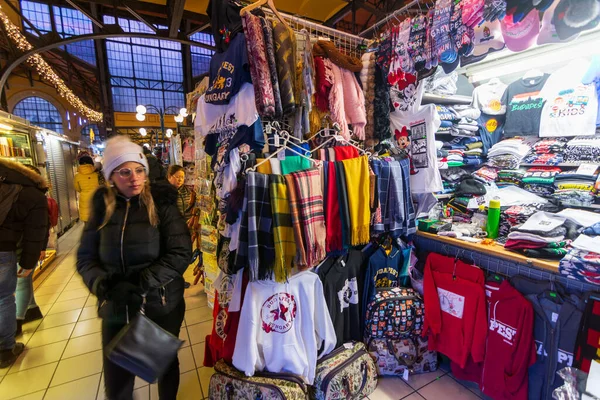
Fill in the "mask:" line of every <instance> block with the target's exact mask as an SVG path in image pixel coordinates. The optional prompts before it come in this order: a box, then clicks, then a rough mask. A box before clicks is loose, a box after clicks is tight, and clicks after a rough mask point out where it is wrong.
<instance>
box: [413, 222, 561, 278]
mask: <svg viewBox="0 0 600 400" xmlns="http://www.w3.org/2000/svg"><path fill="white" fill-rule="evenodd" d="M417 235H418V236H420V237H423V238H426V239H431V240H437V241H438V242H441V243H445V244H448V245H452V246H456V247H461V248H463V249H468V250H472V251H477V252H480V253H484V254H487V255H489V256H494V257H499V258H503V259H505V260H510V261H514V262H517V263H520V264H526V265H530V266H533V267H536V268H540V269H543V270H546V271H548V272H552V273H555V274H556V273H558V261H555V260H545V259H541V258H529V257H526V256H524V255H523V254H521V253H516V252H512V251H509V250H506V249H505V248H504V246H502V245H500V244H492V245H484V244H481V243H471V242H466V241H464V240H460V239H455V238H451V237H447V236H438V235H435V234H432V233H426V232H421V231H417Z"/></svg>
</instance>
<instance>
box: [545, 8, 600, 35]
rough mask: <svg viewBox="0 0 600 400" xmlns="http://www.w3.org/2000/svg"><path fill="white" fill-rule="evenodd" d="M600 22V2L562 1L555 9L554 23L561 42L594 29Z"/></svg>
mask: <svg viewBox="0 0 600 400" xmlns="http://www.w3.org/2000/svg"><path fill="white" fill-rule="evenodd" d="M599 22H600V1H598V0H577V1H574V0H561V1H560V2H559V3H558V4H557V6H556V8H555V9H554V15H553V18H552V23H553V24H554V26H555V27H556V33H557V34H558V37H559V38H560V39H561V40H567V39H569V38H571V37H572V36H574V35H576V34H578V33H579V32H582V31H585V30H589V29H594V28H595V27H596V26H598V23H599Z"/></svg>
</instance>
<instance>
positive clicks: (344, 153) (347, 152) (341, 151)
mask: <svg viewBox="0 0 600 400" xmlns="http://www.w3.org/2000/svg"><path fill="white" fill-rule="evenodd" d="M333 151H335V161H343V160H349V159H351V158H356V157H358V150H356V148H354V147H352V146H335V147H334V148H333Z"/></svg>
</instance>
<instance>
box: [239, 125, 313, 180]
mask: <svg viewBox="0 0 600 400" xmlns="http://www.w3.org/2000/svg"><path fill="white" fill-rule="evenodd" d="M280 133H281V134H282V136H283V137H288V138H289V137H290V134H289V133H288V132H287V131H281V132H280ZM288 142H289V141H288V140H287V139H284V142H283V146H281V147H280V148H279V149H277V151H275V152H274V153H273V154H271V155H270V156H269V157H267V158H265V159H264V160H262V161H261V162H259V163H258V164H256V165H255V166H253V167H251V168H248V169H247V170H246V172H251V171H256V168H257V167H258V166H259V165H262V164H264V163H266V162H267V161H268V160H270V159H271V158H273V157H276V156H277V155H278V154H279V153H281V152H282V151H285V150H289V151H291V152H292V153H295V154H297V155H299V156H300V157H302V158H305V159H307V160H308V161H311V162H313V163H315V165H319V164H320V163H321V162H320V161H319V160H315V159H313V158H310V157H307V156H306V155H304V154H302V153H300V152H299V151H296V150H294V149H293V148H291V147H288V145H287V144H288Z"/></svg>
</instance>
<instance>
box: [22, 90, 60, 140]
mask: <svg viewBox="0 0 600 400" xmlns="http://www.w3.org/2000/svg"><path fill="white" fill-rule="evenodd" d="M13 114H15V115H16V116H19V117H21V118H25V119H26V120H29V121H30V122H31V123H32V124H33V125H37V126H40V127H42V128H46V129H49V130H51V131H54V132H58V133H63V124H62V121H63V120H62V116H61V115H60V113H59V112H58V110H57V109H56V107H55V106H54V105H53V104H52V103H50V102H49V101H48V100H45V99H42V98H41V97H26V98H24V99H23V100H21V101H20V102H18V103H17V105H16V106H15V108H14V109H13Z"/></svg>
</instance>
